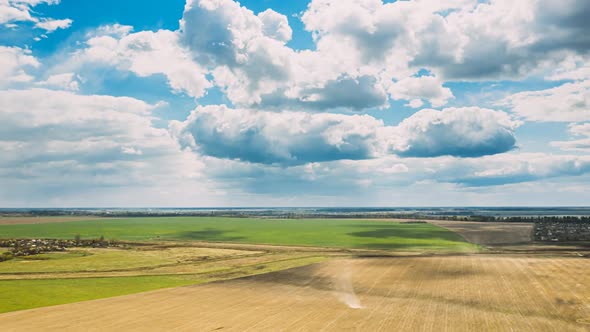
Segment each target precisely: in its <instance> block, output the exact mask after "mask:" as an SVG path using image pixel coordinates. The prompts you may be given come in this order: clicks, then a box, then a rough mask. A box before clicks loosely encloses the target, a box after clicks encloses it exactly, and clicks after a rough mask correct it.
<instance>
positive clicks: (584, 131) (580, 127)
mask: <svg viewBox="0 0 590 332" xmlns="http://www.w3.org/2000/svg"><path fill="white" fill-rule="evenodd" d="M569 132H570V134H571V135H572V136H574V137H581V138H580V139H577V140H572V141H555V142H551V145H553V146H556V147H558V148H560V149H562V150H565V151H579V152H590V123H582V124H571V125H570V126H569Z"/></svg>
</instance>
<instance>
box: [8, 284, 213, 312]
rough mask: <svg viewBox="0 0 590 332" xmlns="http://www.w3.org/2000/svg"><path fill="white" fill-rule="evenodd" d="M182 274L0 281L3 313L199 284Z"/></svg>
mask: <svg viewBox="0 0 590 332" xmlns="http://www.w3.org/2000/svg"><path fill="white" fill-rule="evenodd" d="M200 282H203V281H200V280H198V279H191V278H187V277H183V276H145V277H144V276H141V277H121V278H79V279H44V280H2V281H0V313H2V312H9V311H15V310H23V309H31V308H39V307H45V306H49V305H57V304H65V303H72V302H79V301H85V300H93V299H100V298H105V297H112V296H119V295H126V294H133V293H139V292H144V291H148V290H154V289H159V288H166V287H177V286H184V285H193V284H198V283H200Z"/></svg>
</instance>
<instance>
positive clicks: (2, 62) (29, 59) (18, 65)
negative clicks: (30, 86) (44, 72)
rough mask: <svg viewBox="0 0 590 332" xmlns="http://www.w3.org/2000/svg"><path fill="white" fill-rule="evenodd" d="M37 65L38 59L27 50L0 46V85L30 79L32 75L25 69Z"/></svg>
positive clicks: (23, 81) (3, 85)
mask: <svg viewBox="0 0 590 332" xmlns="http://www.w3.org/2000/svg"><path fill="white" fill-rule="evenodd" d="M39 65H40V63H39V61H38V60H37V59H36V58H35V57H34V56H32V55H31V51H29V50H26V49H22V48H19V47H6V46H0V87H5V86H8V85H10V84H14V83H25V82H30V81H32V80H33V79H34V77H33V76H32V75H30V74H28V73H27V70H29V69H34V68H37V67H39Z"/></svg>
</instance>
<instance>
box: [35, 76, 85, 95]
mask: <svg viewBox="0 0 590 332" xmlns="http://www.w3.org/2000/svg"><path fill="white" fill-rule="evenodd" d="M35 84H36V85H39V86H46V87H53V88H57V89H62V90H70V91H78V89H79V88H80V84H79V78H78V77H77V76H76V74H74V73H63V74H56V75H50V76H49V77H48V78H47V79H46V80H44V81H39V82H35Z"/></svg>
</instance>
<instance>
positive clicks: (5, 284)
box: [0, 256, 326, 313]
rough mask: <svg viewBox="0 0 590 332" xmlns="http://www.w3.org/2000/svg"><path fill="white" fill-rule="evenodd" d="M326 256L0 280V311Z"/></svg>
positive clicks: (281, 266) (184, 282) (260, 271)
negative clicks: (191, 269) (150, 272)
mask: <svg viewBox="0 0 590 332" xmlns="http://www.w3.org/2000/svg"><path fill="white" fill-rule="evenodd" d="M325 259H326V257H324V256H309V257H296V258H293V259H283V260H277V261H273V262H264V263H260V264H251V265H244V266H240V267H236V268H223V269H217V270H216V271H212V272H210V273H199V274H180V275H160V276H133V277H112V278H62V279H20V280H0V313H3V312H10V311H16V310H24V309H33V308H40V307H46V306H52V305H59V304H66V303H73V302H79V301H87V300H95V299H101V298H107V297H112V296H120V295H128V294H134V293H139V292H145V291H150V290H156V289H161V288H170V287H178V286H188V285H196V284H201V283H205V282H211V281H218V280H226V279H233V278H238V277H244V276H251V275H256V274H263V273H269V272H274V271H280V270H284V269H289V268H293V267H299V266H304V265H308V264H313V263H317V262H321V261H323V260H325Z"/></svg>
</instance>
